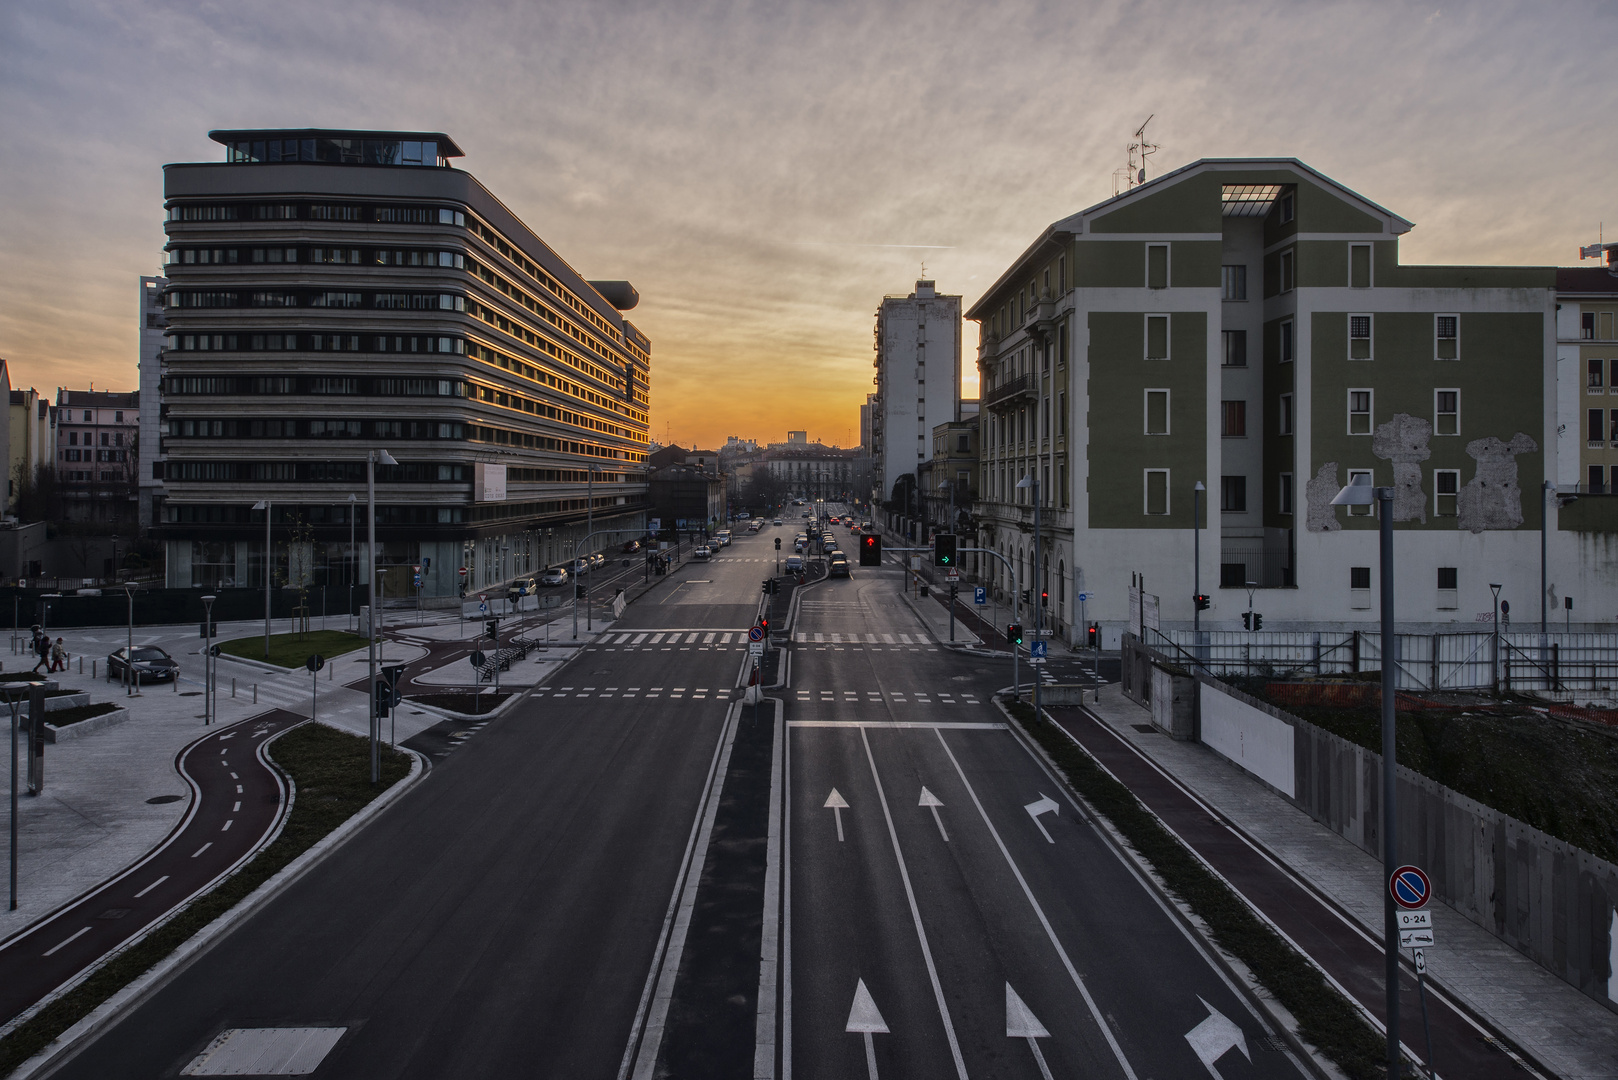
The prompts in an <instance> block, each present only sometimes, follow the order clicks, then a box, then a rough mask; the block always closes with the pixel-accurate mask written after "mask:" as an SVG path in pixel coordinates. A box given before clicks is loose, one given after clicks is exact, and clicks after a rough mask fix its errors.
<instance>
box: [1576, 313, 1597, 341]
mask: <svg viewBox="0 0 1618 1080" xmlns="http://www.w3.org/2000/svg"><path fill="white" fill-rule="evenodd" d="M1579 337H1580V338H1581V339H1582V340H1584V341H1594V340H1595V339H1596V313H1595V312H1593V311H1586V312H1582V313H1581V314H1580V315H1579Z"/></svg>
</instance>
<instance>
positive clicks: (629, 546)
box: [624, 540, 640, 555]
mask: <svg viewBox="0 0 1618 1080" xmlns="http://www.w3.org/2000/svg"><path fill="white" fill-rule="evenodd" d="M639 550H640V541H639V540H625V541H624V554H625V555H633V554H634V553H635V552H637V551H639Z"/></svg>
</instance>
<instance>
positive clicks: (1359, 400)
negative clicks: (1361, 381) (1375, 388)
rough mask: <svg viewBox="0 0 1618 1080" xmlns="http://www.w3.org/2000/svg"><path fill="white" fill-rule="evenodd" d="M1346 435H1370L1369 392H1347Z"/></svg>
mask: <svg viewBox="0 0 1618 1080" xmlns="http://www.w3.org/2000/svg"><path fill="white" fill-rule="evenodd" d="M1348 433H1349V434H1350V435H1369V434H1370V433H1371V391H1369V390H1350V391H1349V392H1348Z"/></svg>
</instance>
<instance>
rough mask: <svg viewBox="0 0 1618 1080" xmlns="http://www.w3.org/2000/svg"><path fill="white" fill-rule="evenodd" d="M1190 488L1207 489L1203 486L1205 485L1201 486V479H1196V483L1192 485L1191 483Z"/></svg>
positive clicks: (1193, 489)
mask: <svg viewBox="0 0 1618 1080" xmlns="http://www.w3.org/2000/svg"><path fill="white" fill-rule="evenodd" d="M1191 490H1192V491H1207V490H1208V489H1207V488H1205V487H1203V486H1202V481H1201V480H1198V481H1197V482H1196V483H1195V484H1194V485H1193V486H1192V488H1191Z"/></svg>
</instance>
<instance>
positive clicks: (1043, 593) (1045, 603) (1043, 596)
mask: <svg viewBox="0 0 1618 1080" xmlns="http://www.w3.org/2000/svg"><path fill="white" fill-rule="evenodd" d="M1039 606H1040V607H1050V606H1051V591H1050V590H1049V589H1041V590H1039Z"/></svg>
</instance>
